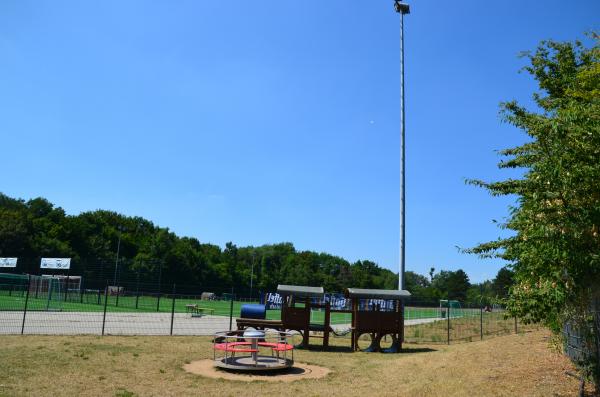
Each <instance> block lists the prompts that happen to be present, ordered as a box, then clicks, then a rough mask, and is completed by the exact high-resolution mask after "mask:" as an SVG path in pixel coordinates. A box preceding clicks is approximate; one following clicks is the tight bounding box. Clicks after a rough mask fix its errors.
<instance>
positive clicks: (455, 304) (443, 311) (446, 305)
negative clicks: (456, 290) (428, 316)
mask: <svg viewBox="0 0 600 397" xmlns="http://www.w3.org/2000/svg"><path fill="white" fill-rule="evenodd" d="M448 313H450V314H449V315H450V318H456V317H462V316H463V308H462V306H461V304H460V302H459V301H457V300H448V299H440V309H439V317H440V318H446V316H448Z"/></svg>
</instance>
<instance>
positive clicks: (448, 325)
mask: <svg viewBox="0 0 600 397" xmlns="http://www.w3.org/2000/svg"><path fill="white" fill-rule="evenodd" d="M446 317H447V318H448V324H447V328H448V344H450V298H448V313H447V316H446Z"/></svg>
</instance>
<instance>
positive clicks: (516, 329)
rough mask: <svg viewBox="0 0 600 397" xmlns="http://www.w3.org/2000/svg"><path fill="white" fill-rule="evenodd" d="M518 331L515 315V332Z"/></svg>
mask: <svg viewBox="0 0 600 397" xmlns="http://www.w3.org/2000/svg"><path fill="white" fill-rule="evenodd" d="M518 333H519V328H518V326H517V316H515V334H518Z"/></svg>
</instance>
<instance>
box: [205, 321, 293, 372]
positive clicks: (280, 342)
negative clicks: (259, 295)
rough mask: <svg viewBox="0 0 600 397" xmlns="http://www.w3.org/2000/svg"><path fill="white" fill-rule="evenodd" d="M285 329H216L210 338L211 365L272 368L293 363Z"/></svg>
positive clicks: (235, 367) (237, 369)
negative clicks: (211, 342)
mask: <svg viewBox="0 0 600 397" xmlns="http://www.w3.org/2000/svg"><path fill="white" fill-rule="evenodd" d="M291 337H292V335H291V334H290V333H289V332H283V331H275V330H256V329H252V328H247V329H245V330H242V331H223V332H217V333H216V334H215V335H214V339H213V359H214V366H216V367H219V368H222V369H226V370H231V371H251V372H261V371H275V370H282V369H286V368H291V367H292V366H293V365H294V346H293V345H292V344H291V343H289V342H290V341H291Z"/></svg>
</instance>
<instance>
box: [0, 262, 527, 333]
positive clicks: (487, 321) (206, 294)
mask: <svg viewBox="0 0 600 397" xmlns="http://www.w3.org/2000/svg"><path fill="white" fill-rule="evenodd" d="M86 281H87V283H86ZM114 281H115V280H114V279H112V280H104V282H103V283H100V282H99V281H98V280H92V281H90V280H85V279H84V278H82V277H80V276H70V275H62V274H61V275H56V274H55V275H44V274H42V275H31V274H30V275H23V274H16V273H13V274H0V334H46V335H71V334H94V335H107V334H110V335H212V334H214V333H215V332H217V331H223V330H228V329H231V328H232V327H235V326H236V324H235V318H237V317H239V316H240V312H241V307H242V305H243V304H244V303H248V302H254V303H258V300H252V299H251V298H249V297H247V296H246V297H244V296H239V295H238V293H237V291H236V289H234V288H231V287H229V288H227V289H226V288H223V287H222V286H218V287H217V286H204V287H201V286H185V291H197V293H196V294H189V293H180V292H179V288H178V286H177V285H175V284H173V285H171V287H170V291H169V292H165V290H166V286H165V285H164V284H163V285H161V287H160V289H159V288H157V286H156V284H150V283H142V282H141V281H140V279H139V278H138V277H135V279H134V280H132V281H131V280H130V281H128V282H124V281H122V282H118V283H116V284H117V285H113V284H115V283H114ZM102 284H103V285H102ZM86 287H96V288H86ZM225 290H227V292H220V293H216V292H213V291H225ZM159 291H162V292H159ZM257 295H258V294H257ZM338 296H339V295H338ZM340 309H346V310H340V311H335V310H332V312H331V317H330V324H331V326H332V327H333V328H335V329H336V330H338V331H343V330H346V329H349V328H350V325H351V322H352V315H351V313H349V312H348V310H347V309H348V308H347V307H340ZM280 316H281V312H280V310H267V319H270V320H279V319H280V318H281V317H280ZM324 318H325V313H324V312H323V311H322V310H320V309H315V310H313V311H311V323H315V324H319V323H323V321H324ZM404 318H405V322H404V323H405V332H404V335H405V341H406V342H408V343H457V342H467V341H473V340H479V339H483V338H484V337H489V336H493V335H499V334H507V333H511V332H518V331H519V330H520V329H521V328H522V325H521V324H520V323H519V322H518V321H517V320H516V319H514V318H508V317H506V313H505V311H504V310H503V309H502V308H501V307H498V306H495V307H474V306H469V305H465V304H464V303H461V302H459V301H447V300H442V301H429V302H419V301H409V302H407V303H406V305H405V307H404Z"/></svg>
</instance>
